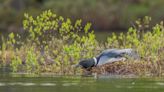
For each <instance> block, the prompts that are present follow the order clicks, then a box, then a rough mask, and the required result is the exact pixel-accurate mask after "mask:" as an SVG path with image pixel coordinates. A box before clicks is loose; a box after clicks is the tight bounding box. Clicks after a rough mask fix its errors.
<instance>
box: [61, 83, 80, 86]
mask: <svg viewBox="0 0 164 92" xmlns="http://www.w3.org/2000/svg"><path fill="white" fill-rule="evenodd" d="M76 85H78V83H63V84H62V86H76Z"/></svg>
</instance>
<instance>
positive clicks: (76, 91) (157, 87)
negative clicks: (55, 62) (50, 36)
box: [0, 75, 164, 92]
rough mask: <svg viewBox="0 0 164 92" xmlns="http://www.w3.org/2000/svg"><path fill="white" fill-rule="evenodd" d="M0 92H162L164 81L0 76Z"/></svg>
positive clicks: (154, 79) (153, 79)
mask: <svg viewBox="0 0 164 92" xmlns="http://www.w3.org/2000/svg"><path fill="white" fill-rule="evenodd" d="M0 92H164V79H162V78H119V77H118V78H114V77H100V78H98V79H94V78H93V77H81V76H47V77H46V76H41V77H38V76H37V77H27V76H24V75H21V76H17V75H14V76H13V75H0Z"/></svg>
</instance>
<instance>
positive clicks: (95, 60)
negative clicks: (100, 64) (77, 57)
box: [93, 57, 97, 66]
mask: <svg viewBox="0 0 164 92" xmlns="http://www.w3.org/2000/svg"><path fill="white" fill-rule="evenodd" d="M93 59H94V62H95V65H94V66H96V65H97V59H96V57H93Z"/></svg>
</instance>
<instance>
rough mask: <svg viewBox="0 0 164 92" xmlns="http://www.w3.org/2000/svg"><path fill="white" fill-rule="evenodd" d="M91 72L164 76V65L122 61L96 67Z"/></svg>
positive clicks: (161, 63)
mask: <svg viewBox="0 0 164 92" xmlns="http://www.w3.org/2000/svg"><path fill="white" fill-rule="evenodd" d="M162 66H163V67H162ZM91 71H92V73H97V74H116V75H137V76H160V75H163V74H164V63H163V62H161V61H157V62H151V61H150V62H149V61H135V62H134V61H122V62H114V63H110V64H105V65H102V66H99V67H94V68H92V70H91Z"/></svg>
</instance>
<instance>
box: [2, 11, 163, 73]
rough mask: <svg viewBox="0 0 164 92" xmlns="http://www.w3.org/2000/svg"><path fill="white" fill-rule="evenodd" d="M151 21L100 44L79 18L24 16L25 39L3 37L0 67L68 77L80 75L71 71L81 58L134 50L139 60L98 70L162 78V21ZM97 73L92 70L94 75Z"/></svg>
mask: <svg viewBox="0 0 164 92" xmlns="http://www.w3.org/2000/svg"><path fill="white" fill-rule="evenodd" d="M150 21H151V18H150V17H148V16H146V17H145V18H144V19H139V20H137V21H136V24H135V26H134V27H130V28H129V30H128V32H127V33H120V34H118V35H116V34H115V33H113V34H112V35H111V36H109V37H108V38H107V40H106V41H104V42H103V43H102V42H98V41H97V40H96V38H95V34H94V30H91V23H86V24H83V23H82V20H81V19H79V20H77V21H75V22H72V21H71V20H70V19H69V18H63V17H62V16H57V15H56V14H55V13H53V12H51V11H50V10H47V11H44V12H43V13H42V14H40V15H38V16H36V17H33V16H31V15H29V14H27V13H25V14H24V21H23V28H24V30H25V33H26V36H25V35H21V34H16V33H10V34H9V35H8V37H6V38H5V37H2V45H1V53H0V59H1V60H2V62H1V64H2V65H4V66H8V65H9V66H10V67H11V70H12V71H13V72H28V73H41V72H53V73H56V74H62V75H71V74H78V73H81V72H82V71H81V70H80V69H77V70H75V69H74V68H72V65H73V64H76V63H77V62H78V61H79V60H80V59H83V58H89V57H93V56H95V55H97V54H98V53H100V51H102V50H104V49H107V48H133V49H135V50H136V52H137V53H139V55H140V56H141V60H140V61H138V62H134V61H133V60H129V61H127V62H121V63H116V64H110V65H105V66H102V69H100V71H101V73H102V72H104V71H106V72H108V73H117V74H128V73H129V74H131V73H133V74H136V75H146V74H154V75H163V73H164V67H163V65H164V63H163V60H164V57H163V54H164V39H163V37H164V28H163V22H161V23H159V24H156V25H155V26H154V27H153V28H152V29H151V28H150V27H149V23H150ZM80 33H83V35H80ZM22 39H23V40H22ZM100 71H97V70H96V69H95V70H94V69H93V72H100Z"/></svg>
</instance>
